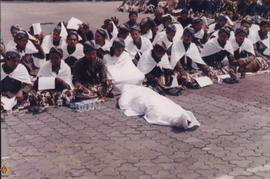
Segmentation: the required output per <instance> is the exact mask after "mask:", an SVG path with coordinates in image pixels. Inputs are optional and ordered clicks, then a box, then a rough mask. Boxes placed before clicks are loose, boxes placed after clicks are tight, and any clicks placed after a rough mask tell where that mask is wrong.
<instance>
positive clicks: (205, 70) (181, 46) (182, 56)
mask: <svg viewBox="0 0 270 179" xmlns="http://www.w3.org/2000/svg"><path fill="white" fill-rule="evenodd" d="M193 37H194V29H193V28H190V27H188V28H186V29H185V30H184V33H183V36H182V40H179V41H177V42H176V43H174V44H173V46H172V56H171V66H172V68H173V69H174V72H175V73H176V74H177V79H178V82H179V83H181V84H183V85H185V86H187V87H188V88H198V86H197V84H196V83H195V81H194V78H195V77H199V76H203V75H207V76H209V77H211V78H214V76H213V73H212V72H211V70H210V68H209V67H208V66H207V65H206V63H205V62H204V61H203V60H202V58H201V55H200V52H199V50H198V48H197V46H196V45H195V44H194V43H193V42H192V39H193Z"/></svg>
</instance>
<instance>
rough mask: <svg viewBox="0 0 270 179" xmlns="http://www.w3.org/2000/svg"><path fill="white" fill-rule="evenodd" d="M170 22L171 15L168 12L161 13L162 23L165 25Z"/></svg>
mask: <svg viewBox="0 0 270 179" xmlns="http://www.w3.org/2000/svg"><path fill="white" fill-rule="evenodd" d="M171 23H172V16H171V15H170V14H166V15H163V17H162V24H163V25H164V27H167V26H168V25H170V24H171Z"/></svg>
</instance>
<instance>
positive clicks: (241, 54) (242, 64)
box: [231, 28, 258, 77]
mask: <svg viewBox="0 0 270 179" xmlns="http://www.w3.org/2000/svg"><path fill="white" fill-rule="evenodd" d="M247 35H248V31H247V29H245V28H238V29H236V30H235V38H233V39H232V40H231V43H232V47H233V51H234V58H235V59H236V60H237V62H238V65H239V70H238V71H239V72H241V76H242V77H244V76H245V72H255V71H256V70H258V69H256V67H257V65H258V64H257V63H258V62H257V60H256V59H255V51H254V47H253V44H252V42H251V41H250V40H249V39H248V38H247ZM254 67H255V68H254Z"/></svg>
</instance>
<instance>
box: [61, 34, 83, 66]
mask: <svg viewBox="0 0 270 179" xmlns="http://www.w3.org/2000/svg"><path fill="white" fill-rule="evenodd" d="M62 49H63V60H64V61H65V62H66V63H67V64H68V66H70V67H71V66H72V65H73V64H74V63H75V62H76V61H77V60H79V59H80V58H82V57H83V56H84V54H83V45H82V44H80V43H79V36H78V34H77V33H76V32H73V31H71V32H70V33H69V34H68V36H67V44H65V45H64V46H63V47H62Z"/></svg>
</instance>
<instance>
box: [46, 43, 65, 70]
mask: <svg viewBox="0 0 270 179" xmlns="http://www.w3.org/2000/svg"><path fill="white" fill-rule="evenodd" d="M49 56H50V60H51V63H52V65H53V66H59V65H60V64H61V60H62V58H63V50H62V49H61V48H56V47H52V48H51V49H50V52H49Z"/></svg>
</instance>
